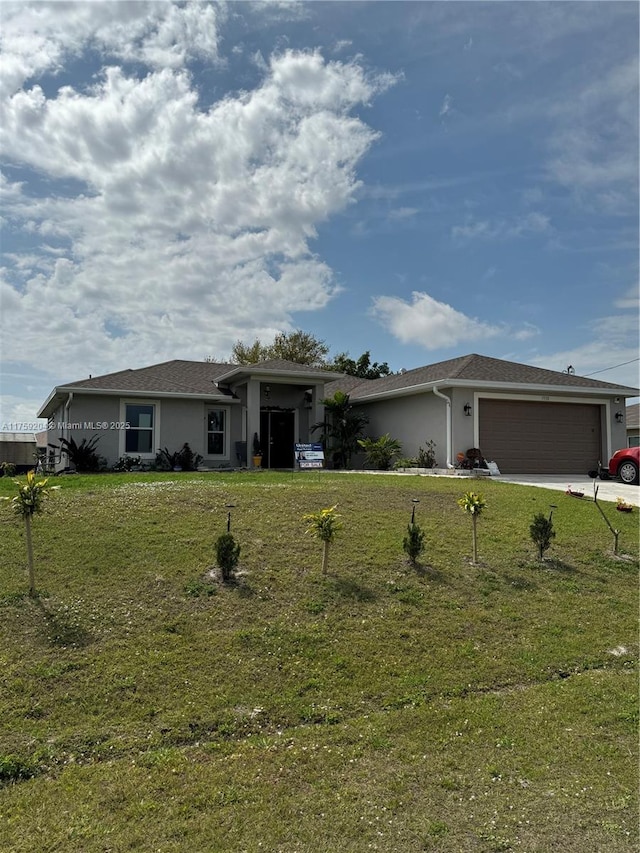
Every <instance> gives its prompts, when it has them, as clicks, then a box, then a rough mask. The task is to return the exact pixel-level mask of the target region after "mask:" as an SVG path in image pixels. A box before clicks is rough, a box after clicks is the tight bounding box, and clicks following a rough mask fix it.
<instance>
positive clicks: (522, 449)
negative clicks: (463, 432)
mask: <svg viewBox="0 0 640 853" xmlns="http://www.w3.org/2000/svg"><path fill="white" fill-rule="evenodd" d="M479 417H480V449H481V451H482V453H483V455H484V457H485V459H490V460H494V461H495V462H497V463H498V467H499V468H500V471H501V472H502V473H504V474H586V473H587V471H590V470H591V469H593V468H596V467H597V464H598V460H599V459H600V458H601V435H600V406H597V405H588V404H582V403H539V402H526V401H524V400H523V401H520V400H482V399H481V400H480V405H479Z"/></svg>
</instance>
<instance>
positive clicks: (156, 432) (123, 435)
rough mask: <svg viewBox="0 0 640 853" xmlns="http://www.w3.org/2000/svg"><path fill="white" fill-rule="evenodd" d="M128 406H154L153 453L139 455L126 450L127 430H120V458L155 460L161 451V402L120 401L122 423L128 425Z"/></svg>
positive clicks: (141, 400) (122, 399)
mask: <svg viewBox="0 0 640 853" xmlns="http://www.w3.org/2000/svg"><path fill="white" fill-rule="evenodd" d="M127 406H153V425H152V427H151V451H150V452H149V453H138V452H135V453H134V452H133V451H128V450H126V440H127V429H126V428H124V429H121V430H120V456H125V455H127V456H139V457H140V458H141V459H145V460H149V459H155V458H156V454H157V453H158V451H159V449H160V401H159V400H148V399H139V398H133V397H132V398H129V397H123V398H121V400H120V423H126V420H127Z"/></svg>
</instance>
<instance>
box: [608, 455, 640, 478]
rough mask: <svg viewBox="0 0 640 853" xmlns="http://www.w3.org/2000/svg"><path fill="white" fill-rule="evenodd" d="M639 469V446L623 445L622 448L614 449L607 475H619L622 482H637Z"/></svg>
mask: <svg viewBox="0 0 640 853" xmlns="http://www.w3.org/2000/svg"><path fill="white" fill-rule="evenodd" d="M639 469H640V447H625V448H624V450H616V452H615V453H614V454H613V456H612V457H611V459H610V460H609V476H610V477H619V478H620V480H621V481H622V482H623V483H628V484H629V485H632V484H637V483H638V470H639Z"/></svg>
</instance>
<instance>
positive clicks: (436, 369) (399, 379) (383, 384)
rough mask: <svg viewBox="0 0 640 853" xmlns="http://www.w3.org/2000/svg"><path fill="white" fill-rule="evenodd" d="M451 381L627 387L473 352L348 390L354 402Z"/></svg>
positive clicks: (365, 381)
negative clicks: (386, 393)
mask: <svg viewBox="0 0 640 853" xmlns="http://www.w3.org/2000/svg"><path fill="white" fill-rule="evenodd" d="M448 380H452V381H455V382H456V383H457V384H460V382H461V381H462V382H464V381H469V382H486V383H488V384H493V383H505V384H518V385H520V384H522V385H548V386H557V387H559V388H561V387H565V388H569V387H571V388H585V389H587V388H591V389H593V388H600V389H602V390H603V391H604V390H610V391H621V392H622V391H624V390H628V389H626V388H625V386H622V385H613V384H612V383H610V382H601V381H599V380H597V379H588V378H586V377H583V376H575V375H574V374H568V373H561V372H560V371H556V370H546V369H544V368H541V367H531V366H530V365H527V364H519V363H518V362H514V361H504V360H503V359H499V358H489V357H488V356H485V355H477V354H476V353H471V354H470V355H464V356H460V357H458V358H451V359H448V360H447V361H440V362H437V363H436V364H428V365H425V366H424V367H417V368H415V369H414V370H407V371H406V372H405V373H397V374H394V375H392V376H383V377H382V378H381V379H361V380H360V381H359V383H358V384H357V385H355V386H353V387H352V388H351V390H350V391H349V392H348V393H350V395H351V398H352V399H353V400H354V401H355V400H357V399H359V398H364V397H367V396H369V395H371V394H380V393H385V392H393V391H399V390H402V389H406V388H411V387H413V386H416V385H427V384H429V383H434V382H438V383H445V382H447V381H448ZM334 386H335V390H338V388H340V390H345V389H344V388H343V385H342V380H339V381H338V382H335V383H331V385H330V386H328V387H327V389H326V390H327V393H328V394H331V393H333V388H334Z"/></svg>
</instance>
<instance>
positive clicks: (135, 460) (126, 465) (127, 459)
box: [113, 455, 141, 471]
mask: <svg viewBox="0 0 640 853" xmlns="http://www.w3.org/2000/svg"><path fill="white" fill-rule="evenodd" d="M140 464H141V459H140V457H139V456H127V455H125V456H121V457H120V459H118V461H117V462H116V464H115V465H114V466H113V470H114V471H133V469H134V468H139V467H140Z"/></svg>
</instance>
